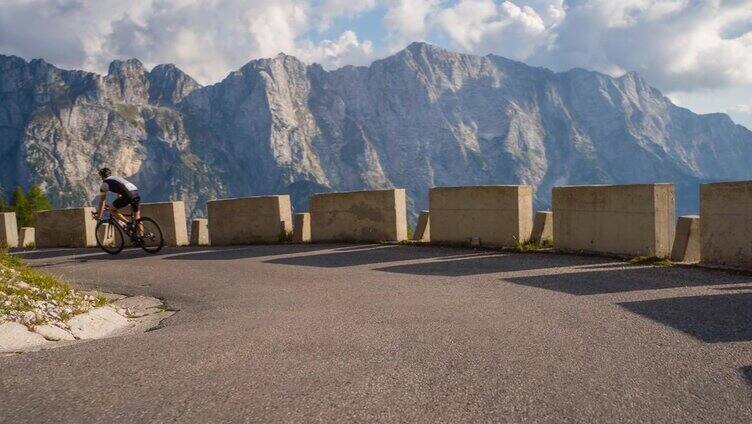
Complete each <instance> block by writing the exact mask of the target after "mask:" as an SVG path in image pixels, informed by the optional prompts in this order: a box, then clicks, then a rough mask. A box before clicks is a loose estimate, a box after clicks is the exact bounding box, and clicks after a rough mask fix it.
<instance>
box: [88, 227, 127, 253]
mask: <svg viewBox="0 0 752 424" xmlns="http://www.w3.org/2000/svg"><path fill="white" fill-rule="evenodd" d="M95 235H96V239H97V246H99V247H100V248H101V249H102V250H104V251H105V252H107V253H109V254H110V255H117V254H118V253H120V251H121V250H123V246H125V237H124V236H123V230H122V229H121V228H120V226H119V225H118V224H117V223H116V222H115V220H114V219H110V220H108V221H99V222H98V223H97V227H96V230H95Z"/></svg>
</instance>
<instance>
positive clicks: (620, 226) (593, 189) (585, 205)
mask: <svg viewBox="0 0 752 424" xmlns="http://www.w3.org/2000/svg"><path fill="white" fill-rule="evenodd" d="M674 199H675V195H674V185H673V184H633V185H594V186H568V187H554V188H553V195H552V200H553V202H552V203H553V214H554V229H553V230H554V247H555V248H557V249H562V250H570V251H586V252H595V253H612V254H621V255H630V256H643V255H644V256H658V257H668V256H669V255H670V254H671V246H672V244H673V241H674V230H675V227H674V217H675V206H674V202H675V200H674Z"/></svg>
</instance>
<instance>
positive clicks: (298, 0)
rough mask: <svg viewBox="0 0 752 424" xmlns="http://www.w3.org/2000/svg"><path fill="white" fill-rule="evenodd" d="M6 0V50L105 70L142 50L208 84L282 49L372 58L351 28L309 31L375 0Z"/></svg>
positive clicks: (0, 26) (2, 21) (316, 57)
mask: <svg viewBox="0 0 752 424" xmlns="http://www.w3.org/2000/svg"><path fill="white" fill-rule="evenodd" d="M7 1H8V2H7V3H5V4H3V6H2V8H0V51H2V52H3V53H11V54H17V55H19V56H22V57H25V58H34V57H43V58H44V59H46V60H48V61H50V62H52V63H54V64H56V65H58V66H61V67H66V68H79V69H80V68H83V69H87V70H92V71H96V72H100V73H103V72H106V71H107V66H108V65H109V62H110V61H111V60H113V59H123V58H131V57H136V58H139V59H140V60H141V61H143V62H144V63H145V64H146V65H147V66H154V65H157V64H159V63H175V64H177V65H178V66H179V67H181V68H182V69H183V70H184V71H186V72H187V73H188V74H189V75H191V76H193V77H194V78H196V79H197V80H198V81H200V82H202V83H204V84H206V83H212V82H216V81H218V80H220V79H221V78H223V77H224V76H225V75H227V73H229V72H231V71H232V70H235V69H237V68H239V67H240V66H242V65H243V64H245V63H246V62H248V61H249V60H251V59H256V58H260V57H272V56H275V55H276V54H278V53H280V52H284V53H287V54H291V55H296V56H298V57H300V58H301V59H304V60H310V61H318V62H321V63H322V64H324V65H325V66H338V65H342V64H346V63H350V62H355V63H367V62H368V57H369V56H370V55H371V54H372V53H373V47H372V44H371V42H370V41H360V40H358V37H357V35H356V34H355V33H354V32H352V31H346V32H344V33H343V34H342V35H340V36H339V38H338V39H336V40H333V41H332V40H324V41H322V42H320V43H313V42H311V41H309V39H308V37H307V33H308V32H309V31H311V30H312V27H313V26H314V25H316V24H317V23H319V22H320V17H321V16H328V17H329V18H332V17H336V16H340V15H342V14H347V13H355V12H357V11H359V10H364V9H365V8H369V7H373V6H374V5H375V4H376V0H349V1H343V0H328V1H326V2H324V3H322V4H319V5H317V6H316V7H318V9H315V10H314V7H313V6H312V5H311V3H309V0H205V1H199V0H142V1H138V2H122V1H115V0H99V1H96V2H94V1H84V0H36V1H28V0H7ZM322 8H323V9H322ZM322 10H325V11H326V14H322V13H323V12H322ZM314 13H317V14H318V15H316V16H313V15H314Z"/></svg>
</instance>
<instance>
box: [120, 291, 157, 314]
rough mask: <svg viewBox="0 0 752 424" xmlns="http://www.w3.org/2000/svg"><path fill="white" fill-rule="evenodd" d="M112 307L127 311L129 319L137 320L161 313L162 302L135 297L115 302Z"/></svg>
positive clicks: (155, 299)
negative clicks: (137, 318)
mask: <svg viewBox="0 0 752 424" xmlns="http://www.w3.org/2000/svg"><path fill="white" fill-rule="evenodd" d="M112 306H116V307H118V308H122V309H127V310H128V311H129V312H130V313H129V314H128V315H129V317H132V318H136V317H142V316H144V315H150V314H153V313H157V312H160V311H161V307H162V301H161V300H159V299H157V298H154V297H148V296H133V297H128V298H125V299H120V300H118V301H115V302H113V303H112Z"/></svg>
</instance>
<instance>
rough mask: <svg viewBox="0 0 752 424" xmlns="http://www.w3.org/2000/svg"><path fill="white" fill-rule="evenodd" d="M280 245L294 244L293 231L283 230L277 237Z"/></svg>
mask: <svg viewBox="0 0 752 424" xmlns="http://www.w3.org/2000/svg"><path fill="white" fill-rule="evenodd" d="M277 240H278V241H279V242H280V243H292V231H287V230H283V231H281V232H280V233H279V236H277Z"/></svg>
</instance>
